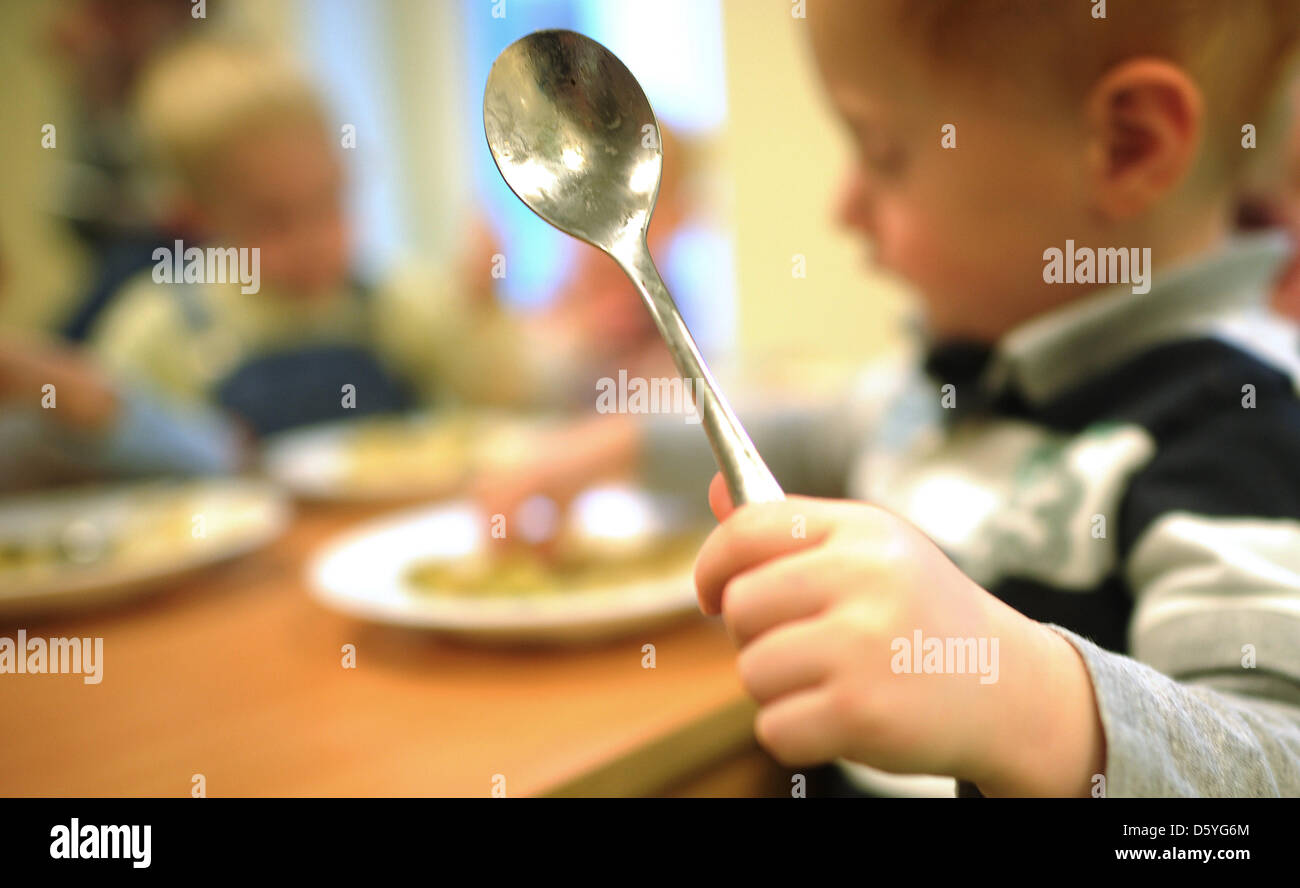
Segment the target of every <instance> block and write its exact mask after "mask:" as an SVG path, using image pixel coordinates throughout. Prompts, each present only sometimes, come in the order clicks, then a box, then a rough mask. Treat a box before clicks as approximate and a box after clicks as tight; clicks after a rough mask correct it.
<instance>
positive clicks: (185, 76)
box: [136, 41, 327, 194]
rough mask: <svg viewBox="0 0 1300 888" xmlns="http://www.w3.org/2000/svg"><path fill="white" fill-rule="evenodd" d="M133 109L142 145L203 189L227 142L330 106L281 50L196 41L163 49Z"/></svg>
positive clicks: (310, 117)
mask: <svg viewBox="0 0 1300 888" xmlns="http://www.w3.org/2000/svg"><path fill="white" fill-rule="evenodd" d="M136 113H137V117H138V120H139V124H140V132H141V136H142V139H143V141H144V146H145V149H146V150H147V151H148V153H149V154H150V156H151V158H152V159H153V160H154V161H155V163H156V164H157V165H158V167H159V171H160V172H161V173H163V174H164V175H166V176H170V177H173V178H175V179H176V180H178V184H180V185H181V186H182V187H183V188H186V189H188V190H189V191H191V192H192V193H196V194H201V193H202V192H203V191H204V190H205V189H206V188H207V187H208V186H209V185H210V184H211V180H212V176H213V173H214V170H215V164H216V162H217V161H219V159H220V157H221V154H222V152H223V150H224V149H226V148H228V147H229V146H230V145H231V144H232V143H234V142H236V141H238V140H246V139H248V138H249V133H250V132H251V131H253V130H255V129H256V128H257V127H259V126H262V125H265V124H267V123H275V122H280V121H284V120H304V121H309V122H312V123H316V124H319V125H321V126H322V127H324V126H325V123H326V120H327V114H326V112H325V109H324V106H323V105H322V103H321V100H320V97H319V95H318V94H317V93H316V91H315V89H314V88H313V87H312V85H311V83H310V82H309V81H308V79H307V78H306V77H305V76H303V75H302V74H301V73H300V72H299V71H298V70H297V69H296V68H295V67H294V66H293V65H292V64H290V63H289V62H288V61H287V60H285V59H283V58H282V57H280V56H278V55H275V54H272V53H269V52H263V51H260V50H258V49H256V48H253V47H249V46H243V45H236V44H233V43H221V42H207V41H194V42H190V43H186V44H182V45H181V46H179V47H177V48H175V49H173V50H170V51H168V52H166V53H164V54H163V55H162V56H160V57H159V58H158V59H157V60H156V61H155V62H154V63H153V64H151V65H150V67H149V69H148V70H147V71H146V72H145V74H144V76H143V77H142V78H141V82H140V85H139V87H138V90H137V93H136Z"/></svg>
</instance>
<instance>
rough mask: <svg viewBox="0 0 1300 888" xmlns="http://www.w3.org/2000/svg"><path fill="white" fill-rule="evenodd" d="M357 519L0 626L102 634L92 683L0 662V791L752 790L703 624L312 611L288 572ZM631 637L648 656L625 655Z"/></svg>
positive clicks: (743, 747)
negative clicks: (596, 640)
mask: <svg viewBox="0 0 1300 888" xmlns="http://www.w3.org/2000/svg"><path fill="white" fill-rule="evenodd" d="M370 514H373V513H372V512H359V511H358V510H355V509H341V508H328V509H324V508H321V507H316V508H300V509H299V512H298V515H297V517H296V519H295V521H294V522H293V524H292V526H291V527H290V529H289V530H288V531H287V532H286V534H285V535H284V536H283V537H281V538H280V539H279V540H278V541H277V542H275V543H273V544H272V545H270V546H269V547H267V548H266V549H264V550H262V551H260V552H258V553H256V554H254V555H251V556H248V557H245V558H243V559H241V560H239V561H235V562H233V563H230V564H227V565H224V566H221V567H217V568H213V569H210V570H208V571H205V572H204V573H202V574H199V575H197V576H194V577H191V578H189V579H187V580H184V581H179V582H176V583H174V584H173V587H172V588H170V589H166V590H164V591H163V592H162V593H161V594H157V595H154V596H150V597H147V598H142V599H140V600H137V601H136V602H134V603H131V604H129V605H125V606H118V607H116V608H114V609H112V610H104V611H101V612H98V613H92V614H85V615H78V616H77V617H75V618H74V617H59V618H50V619H44V620H39V621H36V620H28V621H25V622H22V623H14V624H5V625H0V635H7V636H9V637H11V638H12V637H14V636H15V635H16V633H17V630H18V629H20V628H23V629H26V630H27V633H28V636H29V637H30V636H42V637H74V636H76V637H81V636H92V637H93V636H102V637H103V639H104V674H103V681H102V683H101V684H98V685H88V684H85V683H84V682H83V680H82V677H81V676H79V675H12V674H4V675H0V713H2V715H0V720H2V723H3V730H0V795H6V796H12V795H23V796H31V795H52V796H119V795H120V796H138V795H145V796H183V795H188V794H190V793H191V788H192V786H193V785H194V775H197V774H202V775H203V778H204V780H205V782H206V792H207V795H209V796H299V795H310V796H347V795H377V796H390V795H437V796H446V795H454V796H488V795H491V794H492V790H493V786H494V780H495V781H496V782H497V785H500V784H501V780H502V778H503V779H504V789H505V792H506V794H507V795H511V796H527V795H539V794H555V795H637V794H655V793H666V794H678V795H693V794H709V793H710V790H709V787H710V786H713V787H715V788H719V787H720V789H718V791H719V792H721V793H725V794H731V793H746V792H748V791H749V788H750V787H756V786H759V785H762V784H764V782H765V781H766V782H768V783H770V778H771V774H770V773H769V771H770V768H769V764H770V760H766V759H765V758H764V757H762V755H761V753H759V752H758V751H757V748H756V747H755V746H754V740H753V733H752V723H753V707H752V705H751V704H750V703H749V702H748V700H747V699H746V698H745V696H744V694H743V693H742V690H741V688H740V684H739V680H738V678H737V676H736V671H735V654H734V651H733V649H732V647H731V644H730V642H729V640H728V639H727V637H726V634H725V632H724V631H723V629H722V627H721V626H720V625H719V624H718V623H717V622H716V621H711V620H708V619H706V618H704V617H702V616H700V615H698V614H694V615H691V616H689V617H687V618H686V619H685V620H684V621H683V622H681V623H679V624H677V625H675V626H673V627H669V628H667V629H662V630H656V631H653V632H646V633H640V634H636V635H634V636H632V637H630V638H627V639H625V640H622V641H618V642H613V643H608V644H604V645H601V646H599V647H595V648H582V649H574V650H563V649H560V650H547V649H534V650H520V649H491V648H482V647H475V646H472V645H469V644H464V643H453V642H449V641H440V640H437V639H435V638H433V637H431V636H429V635H427V634H422V633H418V632H414V631H410V630H403V629H397V628H390V627H386V626H379V625H370V624H365V623H361V622H357V621H354V620H352V619H349V618H347V617H344V616H340V615H337V614H334V613H332V612H330V611H328V610H326V609H324V608H323V607H321V606H320V605H318V604H316V603H315V601H313V600H312V599H311V598H309V596H308V593H307V589H306V586H305V584H304V580H303V566H304V564H305V563H306V561H307V560H308V559H309V557H310V556H311V554H312V553H313V552H314V551H315V550H316V549H317V548H318V547H319V546H320V545H322V544H323V543H325V542H327V541H328V540H329V539H330V538H331V537H332V536H333V535H334V534H336V533H337V532H339V531H340V530H343V529H344V528H346V527H348V526H350V525H352V524H354V523H356V522H357V521H358V520H360V519H362V518H365V517H369V515H370ZM647 642H649V643H653V644H654V645H655V646H656V660H657V665H656V668H654V669H645V668H642V665H641V664H642V656H643V655H642V652H641V646H642V645H643V644H645V643H647ZM345 644H354V645H356V668H355V669H345V668H344V667H343V654H342V648H343V646H344V645H345ZM721 762H727V763H729V764H727V765H726V767H725V768H722V769H720V770H719V769H717V768H711V767H710V766H711V765H713V764H716V763H721ZM702 769H703V770H702ZM701 774H702V776H701V777H700V779H701V780H702V781H704V782H703V783H702V784H700V785H698V786H694V787H693V785H692V783H691V778H692V777H693V775H701ZM497 775H500V777H498V776H497ZM710 781H712V782H710Z"/></svg>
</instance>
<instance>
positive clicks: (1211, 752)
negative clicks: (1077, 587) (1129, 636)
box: [1051, 626, 1300, 798]
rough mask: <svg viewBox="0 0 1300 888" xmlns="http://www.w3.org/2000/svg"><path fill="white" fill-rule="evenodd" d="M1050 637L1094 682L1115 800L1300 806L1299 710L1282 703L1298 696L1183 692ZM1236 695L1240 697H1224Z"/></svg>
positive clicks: (1193, 682)
mask: <svg viewBox="0 0 1300 888" xmlns="http://www.w3.org/2000/svg"><path fill="white" fill-rule="evenodd" d="M1051 628H1052V629H1055V630H1056V631H1057V632H1059V633H1061V634H1062V635H1064V636H1065V638H1066V639H1067V640H1068V641H1070V642H1071V643H1072V644H1073V645H1074V646H1075V648H1076V649H1077V650H1078V651H1079V653H1080V654H1081V655H1082V656H1083V660H1084V663H1086V664H1087V668H1088V674H1089V675H1090V676H1091V678H1092V684H1093V689H1094V691H1095V692H1096V695H1097V706H1098V710H1099V712H1100V714H1101V722H1102V728H1103V731H1104V732H1105V735H1106V765H1105V768H1106V770H1105V777H1106V782H1105V794H1106V796H1107V797H1110V798H1133V797H1152V796H1159V797H1165V796H1198V797H1223V796H1300V706H1297V705H1294V704H1290V703H1287V702H1284V701H1283V699H1280V697H1282V696H1284V695H1285V694H1289V693H1293V690H1292V691H1283V692H1282V693H1281V694H1279V688H1278V687H1276V686H1275V685H1276V682H1275V681H1274V680H1273V679H1271V678H1270V677H1269V676H1267V675H1260V676H1253V677H1251V678H1250V679H1249V680H1247V679H1245V678H1243V677H1240V676H1238V677H1237V678H1236V680H1235V681H1233V682H1231V683H1228V682H1223V683H1219V682H1216V681H1215V680H1214V679H1212V678H1199V679H1187V680H1184V681H1183V682H1178V681H1175V680H1174V679H1172V678H1170V677H1169V676H1167V675H1165V674H1163V673H1161V672H1158V671H1157V670H1155V669H1153V668H1152V667H1150V666H1148V665H1146V664H1145V663H1141V662H1138V661H1137V660H1134V659H1131V658H1129V657H1125V656H1122V655H1120V654H1116V653H1112V652H1110V651H1106V650H1102V649H1101V648H1099V647H1097V646H1096V645H1095V644H1093V643H1092V642H1090V641H1088V640H1086V639H1084V638H1081V637H1080V636H1078V635H1075V634H1074V633H1073V632H1070V631H1069V630H1068V629H1063V628H1061V627H1060V626H1052V627H1051ZM1216 684H1219V685H1220V687H1222V688H1225V689H1224V690H1220V689H1216V687H1215V685H1216ZM1232 685H1235V686H1236V689H1237V690H1236V692H1231V691H1228V690H1226V688H1227V687H1230V686H1232ZM1255 694H1258V695H1259V696H1255Z"/></svg>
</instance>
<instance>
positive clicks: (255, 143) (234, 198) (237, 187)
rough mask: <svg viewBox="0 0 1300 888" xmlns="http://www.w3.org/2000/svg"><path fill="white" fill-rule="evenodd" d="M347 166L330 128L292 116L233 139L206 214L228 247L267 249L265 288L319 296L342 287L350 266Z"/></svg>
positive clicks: (304, 296)
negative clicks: (345, 203)
mask: <svg viewBox="0 0 1300 888" xmlns="http://www.w3.org/2000/svg"><path fill="white" fill-rule="evenodd" d="M343 186H344V178H343V169H342V165H341V163H340V161H339V158H338V156H337V154H336V153H335V151H334V148H333V144H332V143H331V141H330V139H329V136H328V134H327V132H326V130H325V129H324V128H323V127H322V126H321V125H320V124H319V123H318V122H316V121H312V120H307V119H300V120H299V119H292V118H286V119H284V120H281V121H278V122H272V123H266V124H263V125H261V126H259V127H258V128H257V130H256V132H254V133H248V134H244V135H243V136H241V137H240V138H239V139H235V140H231V145H230V147H229V149H228V150H227V151H226V152H225V153H224V155H223V157H222V160H221V162H220V164H219V165H218V172H217V175H216V176H215V177H214V182H213V187H212V188H210V190H209V195H210V196H209V198H208V200H207V201H205V208H206V211H207V212H206V215H207V217H208V223H209V226H210V228H211V230H212V234H213V237H215V238H216V239H217V240H219V241H221V245H223V246H237V247H245V246H246V247H259V248H261V260H260V261H261V268H260V271H261V277H262V286H263V287H264V288H265V289H266V290H269V291H270V292H273V293H275V294H277V295H281V296H286V297H289V298H294V299H303V300H308V301H310V300H313V299H317V298H321V297H324V296H328V295H330V294H333V293H337V292H338V291H339V289H340V288H341V287H342V286H343V285H344V283H345V282H346V280H347V276H348V271H349V267H350V252H351V231H350V227H349V224H348V221H347V217H346V215H345V213H344V206H343Z"/></svg>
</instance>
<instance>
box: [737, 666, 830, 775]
mask: <svg viewBox="0 0 1300 888" xmlns="http://www.w3.org/2000/svg"><path fill="white" fill-rule="evenodd" d="M834 707H835V701H834V698H833V696H832V692H831V690H830V689H829V688H827V687H826V686H825V685H823V686H821V687H818V688H816V689H814V690H811V691H803V692H801V693H797V694H792V695H790V696H788V697H783V698H781V699H779V700H775V701H773V702H772V703H769V704H768V705H767V706H764V707H763V708H762V709H761V710H759V713H758V718H757V719H756V720H755V721H754V733H755V734H756V735H757V736H758V742H759V743H761V744H762V745H763V748H764V749H766V750H767V751H768V752H770V753H771V754H772V756H773V758H775V759H776V760H777V761H779V762H780V763H781V764H783V765H786V766H787V767H794V766H797V765H810V764H818V763H821V762H827V761H830V760H831V759H834V758H836V757H837V756H838V754H839V750H841V749H843V748H844V738H843V737H841V736H840V732H839V728H838V727H837V722H836V720H835V719H833V718H831V713H832V712H834Z"/></svg>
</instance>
